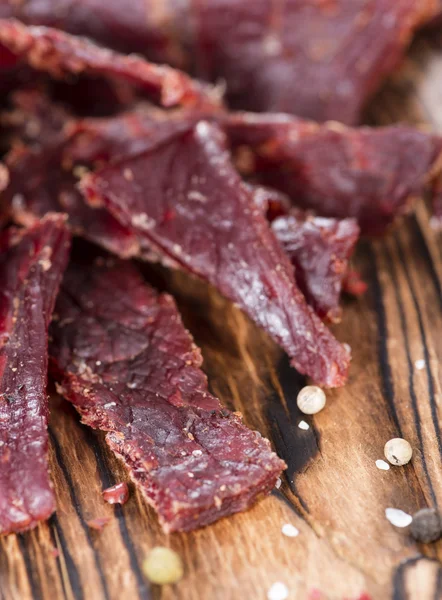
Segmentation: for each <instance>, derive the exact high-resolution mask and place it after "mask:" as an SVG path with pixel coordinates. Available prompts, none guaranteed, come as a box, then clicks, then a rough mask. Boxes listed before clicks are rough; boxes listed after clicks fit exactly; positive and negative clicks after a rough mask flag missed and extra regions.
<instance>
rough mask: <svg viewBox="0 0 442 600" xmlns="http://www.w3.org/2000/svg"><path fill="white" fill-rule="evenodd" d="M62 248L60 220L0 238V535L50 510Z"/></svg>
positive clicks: (12, 231)
mask: <svg viewBox="0 0 442 600" xmlns="http://www.w3.org/2000/svg"><path fill="white" fill-rule="evenodd" d="M68 250H69V234H68V231H67V229H66V227H65V224H64V218H63V217H62V216H61V215H48V216H47V217H45V218H44V219H43V220H42V221H41V222H40V223H38V224H37V225H36V226H35V227H33V228H31V229H28V230H26V229H22V230H18V229H15V228H11V229H8V230H6V231H4V232H3V233H2V235H1V237H0V533H2V534H7V533H11V532H18V531H24V530H26V529H30V528H32V527H35V525H37V523H38V522H39V521H42V520H45V519H48V518H49V516H50V515H51V514H52V512H53V511H54V510H55V501H54V495H53V491H52V485H51V482H50V480H49V474H48V461H47V451H48V433H47V419H48V402H47V397H46V380H47V362H48V361H47V343H48V335H47V329H48V325H49V321H50V320H51V315H52V310H53V305H54V302H55V297H56V294H57V291H58V286H59V283H60V280H61V277H62V274H63V271H64V268H65V264H66V261H67V257H68Z"/></svg>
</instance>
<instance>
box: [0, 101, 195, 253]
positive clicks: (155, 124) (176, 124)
mask: <svg viewBox="0 0 442 600" xmlns="http://www.w3.org/2000/svg"><path fill="white" fill-rule="evenodd" d="M13 103H14V108H13V110H12V111H10V112H9V113H4V114H3V115H2V124H3V125H4V126H5V127H6V128H7V131H9V134H10V136H11V137H12V140H13V141H12V143H13V148H12V150H11V151H10V152H9V154H8V156H7V158H6V162H7V165H8V167H9V169H10V172H11V178H10V179H11V182H10V185H9V188H8V191H7V193H6V194H5V197H4V201H9V203H10V204H11V206H12V214H13V218H14V220H15V221H16V222H18V223H20V224H25V225H29V224H32V223H33V222H34V221H35V220H36V219H38V218H40V217H42V216H44V215H45V214H46V213H47V212H49V211H59V212H65V213H67V214H68V215H69V223H70V226H71V228H72V229H73V231H74V233H76V234H78V235H83V236H84V237H87V238H88V239H90V240H93V241H95V242H96V243H98V244H100V245H102V246H104V247H109V243H108V239H111V240H112V241H111V248H115V244H116V243H118V247H119V248H118V254H119V255H120V256H125V257H129V256H132V255H136V254H138V253H139V247H138V241H137V239H136V236H135V235H134V234H133V233H132V232H131V231H129V230H128V229H127V228H125V227H123V226H122V225H121V224H120V223H119V222H118V221H117V220H116V219H115V218H114V217H112V215H110V214H109V212H108V211H106V210H94V209H92V208H90V207H89V206H87V205H86V204H85V203H84V201H83V198H82V196H81V194H80V193H79V191H78V190H77V188H76V187H75V185H76V183H77V182H78V177H79V175H78V173H79V172H82V171H84V170H85V168H87V167H89V168H92V167H93V165H94V164H96V163H97V162H102V161H108V160H110V159H111V158H112V157H115V156H118V154H119V153H124V154H128V153H132V152H135V151H139V150H140V149H143V148H145V147H148V146H149V144H151V143H153V142H154V141H155V140H156V141H158V139H162V137H163V136H165V137H167V136H168V135H170V134H171V133H172V132H175V131H180V130H181V129H183V128H185V127H187V125H186V123H185V122H183V119H181V118H180V119H175V118H174V117H173V113H172V114H171V115H170V118H168V119H167V120H165V115H164V113H162V112H158V113H157V112H156V111H155V109H154V108H152V107H149V109H148V110H147V109H146V110H144V109H143V108H141V107H140V109H139V110H137V111H133V112H131V113H127V114H126V113H122V114H121V115H118V116H116V117H113V118H103V119H98V118H92V119H84V120H78V119H74V118H73V117H72V116H71V115H69V113H67V112H66V111H64V110H63V109H61V108H60V106H58V105H57V104H54V103H52V102H51V101H50V100H49V99H48V98H47V97H46V96H44V95H42V94H41V93H39V92H37V91H31V92H30V91H22V92H19V93H16V94H15V95H14V96H13ZM183 114H184V113H183ZM23 142H25V145H24V144H23Z"/></svg>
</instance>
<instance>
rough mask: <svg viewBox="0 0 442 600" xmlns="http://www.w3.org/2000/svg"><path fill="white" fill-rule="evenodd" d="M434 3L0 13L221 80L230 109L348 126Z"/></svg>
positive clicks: (83, 1)
mask: <svg viewBox="0 0 442 600" xmlns="http://www.w3.org/2000/svg"><path fill="white" fill-rule="evenodd" d="M438 6H439V2H438V0H419V1H416V0H333V1H321V2H312V1H311V0H285V1H284V2H276V1H275V0H253V2H252V1H250V2H241V1H240V0H201V1H199V2H191V1H190V0H165V1H163V2H161V3H158V2H156V1H155V0H148V1H146V0H126V2H124V3H123V2H117V1H116V0H112V1H110V2H106V3H102V2H100V1H98V0H22V1H20V2H13V1H12V0H3V2H2V3H1V4H0V15H2V16H17V17H19V18H21V19H23V20H25V21H26V22H29V23H35V24H43V25H53V26H55V27H59V28H61V29H65V30H66V31H70V32H72V33H75V34H80V35H87V36H90V37H91V38H93V39H97V40H98V41H100V42H102V43H105V44H107V45H108V46H109V47H114V48H117V49H122V50H124V51H126V52H130V51H135V52H142V53H144V54H145V55H147V56H148V57H149V58H150V59H151V60H154V61H157V62H167V63H169V64H173V65H175V66H178V67H181V68H184V69H186V70H188V71H191V72H192V73H193V74H194V75H195V76H197V77H199V78H202V79H206V80H209V81H217V80H219V79H221V80H223V81H225V82H226V84H227V95H228V99H229V102H230V104H231V106H233V107H234V108H241V109H247V110H255V111H273V112H287V113H292V114H296V115H298V116H302V117H306V118H310V119H313V120H316V121H326V120H330V119H332V120H337V121H340V122H342V123H346V124H353V125H354V124H357V123H359V122H360V119H361V113H362V111H363V108H364V106H365V105H366V102H367V100H368V99H369V98H370V97H371V96H372V95H373V94H374V92H376V90H377V89H378V88H379V86H380V85H381V83H382V82H383V80H384V79H385V77H386V76H388V74H389V73H391V72H392V71H393V70H394V69H395V67H396V66H397V65H398V63H399V62H400V60H401V58H402V56H403V55H404V52H405V50H406V48H407V46H408V44H409V42H410V40H411V38H412V36H413V34H414V32H415V31H416V30H417V29H418V28H419V27H420V26H421V25H423V24H424V23H426V22H427V21H429V20H431V19H432V18H433V17H434V15H435V14H436V12H437V10H438Z"/></svg>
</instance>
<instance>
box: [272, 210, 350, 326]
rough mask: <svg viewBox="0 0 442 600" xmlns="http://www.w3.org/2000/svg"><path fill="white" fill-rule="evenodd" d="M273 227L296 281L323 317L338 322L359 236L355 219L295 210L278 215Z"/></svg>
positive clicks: (308, 300)
mask: <svg viewBox="0 0 442 600" xmlns="http://www.w3.org/2000/svg"><path fill="white" fill-rule="evenodd" d="M272 229H273V231H274V233H275V235H276V237H277V239H278V241H279V242H280V244H281V245H282V247H283V249H284V252H285V253H286V254H287V255H288V256H289V258H290V260H291V262H292V264H293V265H294V267H295V278H296V282H297V284H298V287H299V289H300V290H301V291H302V292H303V293H304V296H305V297H306V299H307V302H308V303H309V304H310V305H311V306H313V308H314V309H315V312H316V313H317V314H318V315H319V316H320V317H322V318H326V319H328V320H330V321H333V322H336V321H339V320H340V317H341V312H342V311H341V309H340V307H339V299H340V296H341V291H342V286H343V282H344V280H345V278H346V274H347V270H348V260H349V258H350V256H351V254H352V253H353V250H354V247H355V245H356V242H357V240H358V237H359V227H358V225H357V223H356V221H355V220H354V219H327V218H323V217H313V216H310V215H306V214H305V213H303V212H302V211H292V212H291V214H290V215H287V216H280V217H278V218H276V219H275V220H274V221H273V222H272Z"/></svg>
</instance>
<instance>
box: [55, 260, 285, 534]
mask: <svg viewBox="0 0 442 600" xmlns="http://www.w3.org/2000/svg"><path fill="white" fill-rule="evenodd" d="M89 256H90V255H89ZM87 262H88V264H82V263H80V262H77V263H73V264H72V265H71V266H70V267H69V269H68V271H67V274H66V277H65V279H64V282H63V285H62V290H61V293H60V296H59V299H58V302H57V308H56V312H57V317H58V318H57V320H55V321H54V322H53V324H52V327H51V335H52V338H53V342H52V344H51V349H50V354H51V359H52V361H53V363H54V368H55V376H56V377H57V378H58V379H59V380H60V381H61V386H60V391H61V393H62V394H63V395H64V396H65V397H66V398H67V399H68V400H70V401H71V402H72V403H73V404H74V405H75V407H76V408H77V410H78V411H79V413H80V414H81V416H82V421H83V422H84V423H86V424H88V425H90V426H91V427H93V428H95V429H99V430H102V431H106V432H107V434H106V441H107V443H108V444H109V446H110V447H111V448H112V450H113V451H114V452H115V453H116V454H117V455H118V456H119V457H120V458H121V459H122V460H123V461H124V463H125V464H126V466H127V467H128V469H129V472H130V474H131V477H132V479H133V480H134V481H135V483H136V484H137V485H138V486H139V488H140V490H141V492H142V493H143V494H144V496H145V497H146V499H147V501H148V502H149V503H150V504H151V505H152V506H153V507H154V508H155V510H156V511H157V512H158V516H159V519H160V522H161V525H162V526H163V528H164V530H165V531H166V532H171V531H188V530H191V529H195V528H197V527H202V526H204V525H207V524H209V523H211V522H213V521H215V520H217V519H219V518H221V517H223V516H226V515H230V514H232V513H235V512H238V511H241V510H245V509H247V508H248V507H249V506H251V504H253V503H254V502H255V500H257V499H258V498H259V497H260V496H261V495H263V494H266V493H268V492H269V491H270V490H271V489H272V488H273V487H274V485H275V483H276V480H277V478H278V476H279V474H280V473H281V471H282V469H283V468H285V465H284V463H283V461H281V460H280V459H279V458H278V457H277V456H276V454H274V453H273V452H272V451H271V449H270V445H269V442H268V441H267V440H265V439H263V438H262V437H261V436H260V435H259V433H257V432H254V431H251V430H249V429H248V428H247V427H245V425H243V423H242V421H241V418H240V416H239V415H238V414H237V413H231V412H230V411H228V410H226V409H224V408H222V406H221V405H220V402H219V400H218V399H217V398H215V397H214V396H212V395H211V394H210V393H209V391H208V386H207V379H206V376H205V375H204V373H203V372H202V371H201V369H200V366H201V362H202V359H201V353H200V351H199V349H198V348H197V347H196V346H195V344H194V343H193V340H192V338H191V336H190V334H189V333H188V331H186V329H185V328H184V326H183V323H182V321H181V318H180V315H179V313H178V311H177V308H176V306H175V303H174V301H173V299H172V298H171V297H170V296H168V295H166V294H161V295H160V294H157V293H156V292H155V291H154V290H153V289H152V288H151V287H149V286H148V285H146V284H145V283H144V282H143V280H142V279H141V277H140V275H139V273H138V272H137V270H136V269H135V267H134V266H132V265H131V264H128V263H125V262H122V261H114V260H112V259H103V258H98V259H97V260H95V262H93V264H90V259H89V260H88V261H87Z"/></svg>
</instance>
